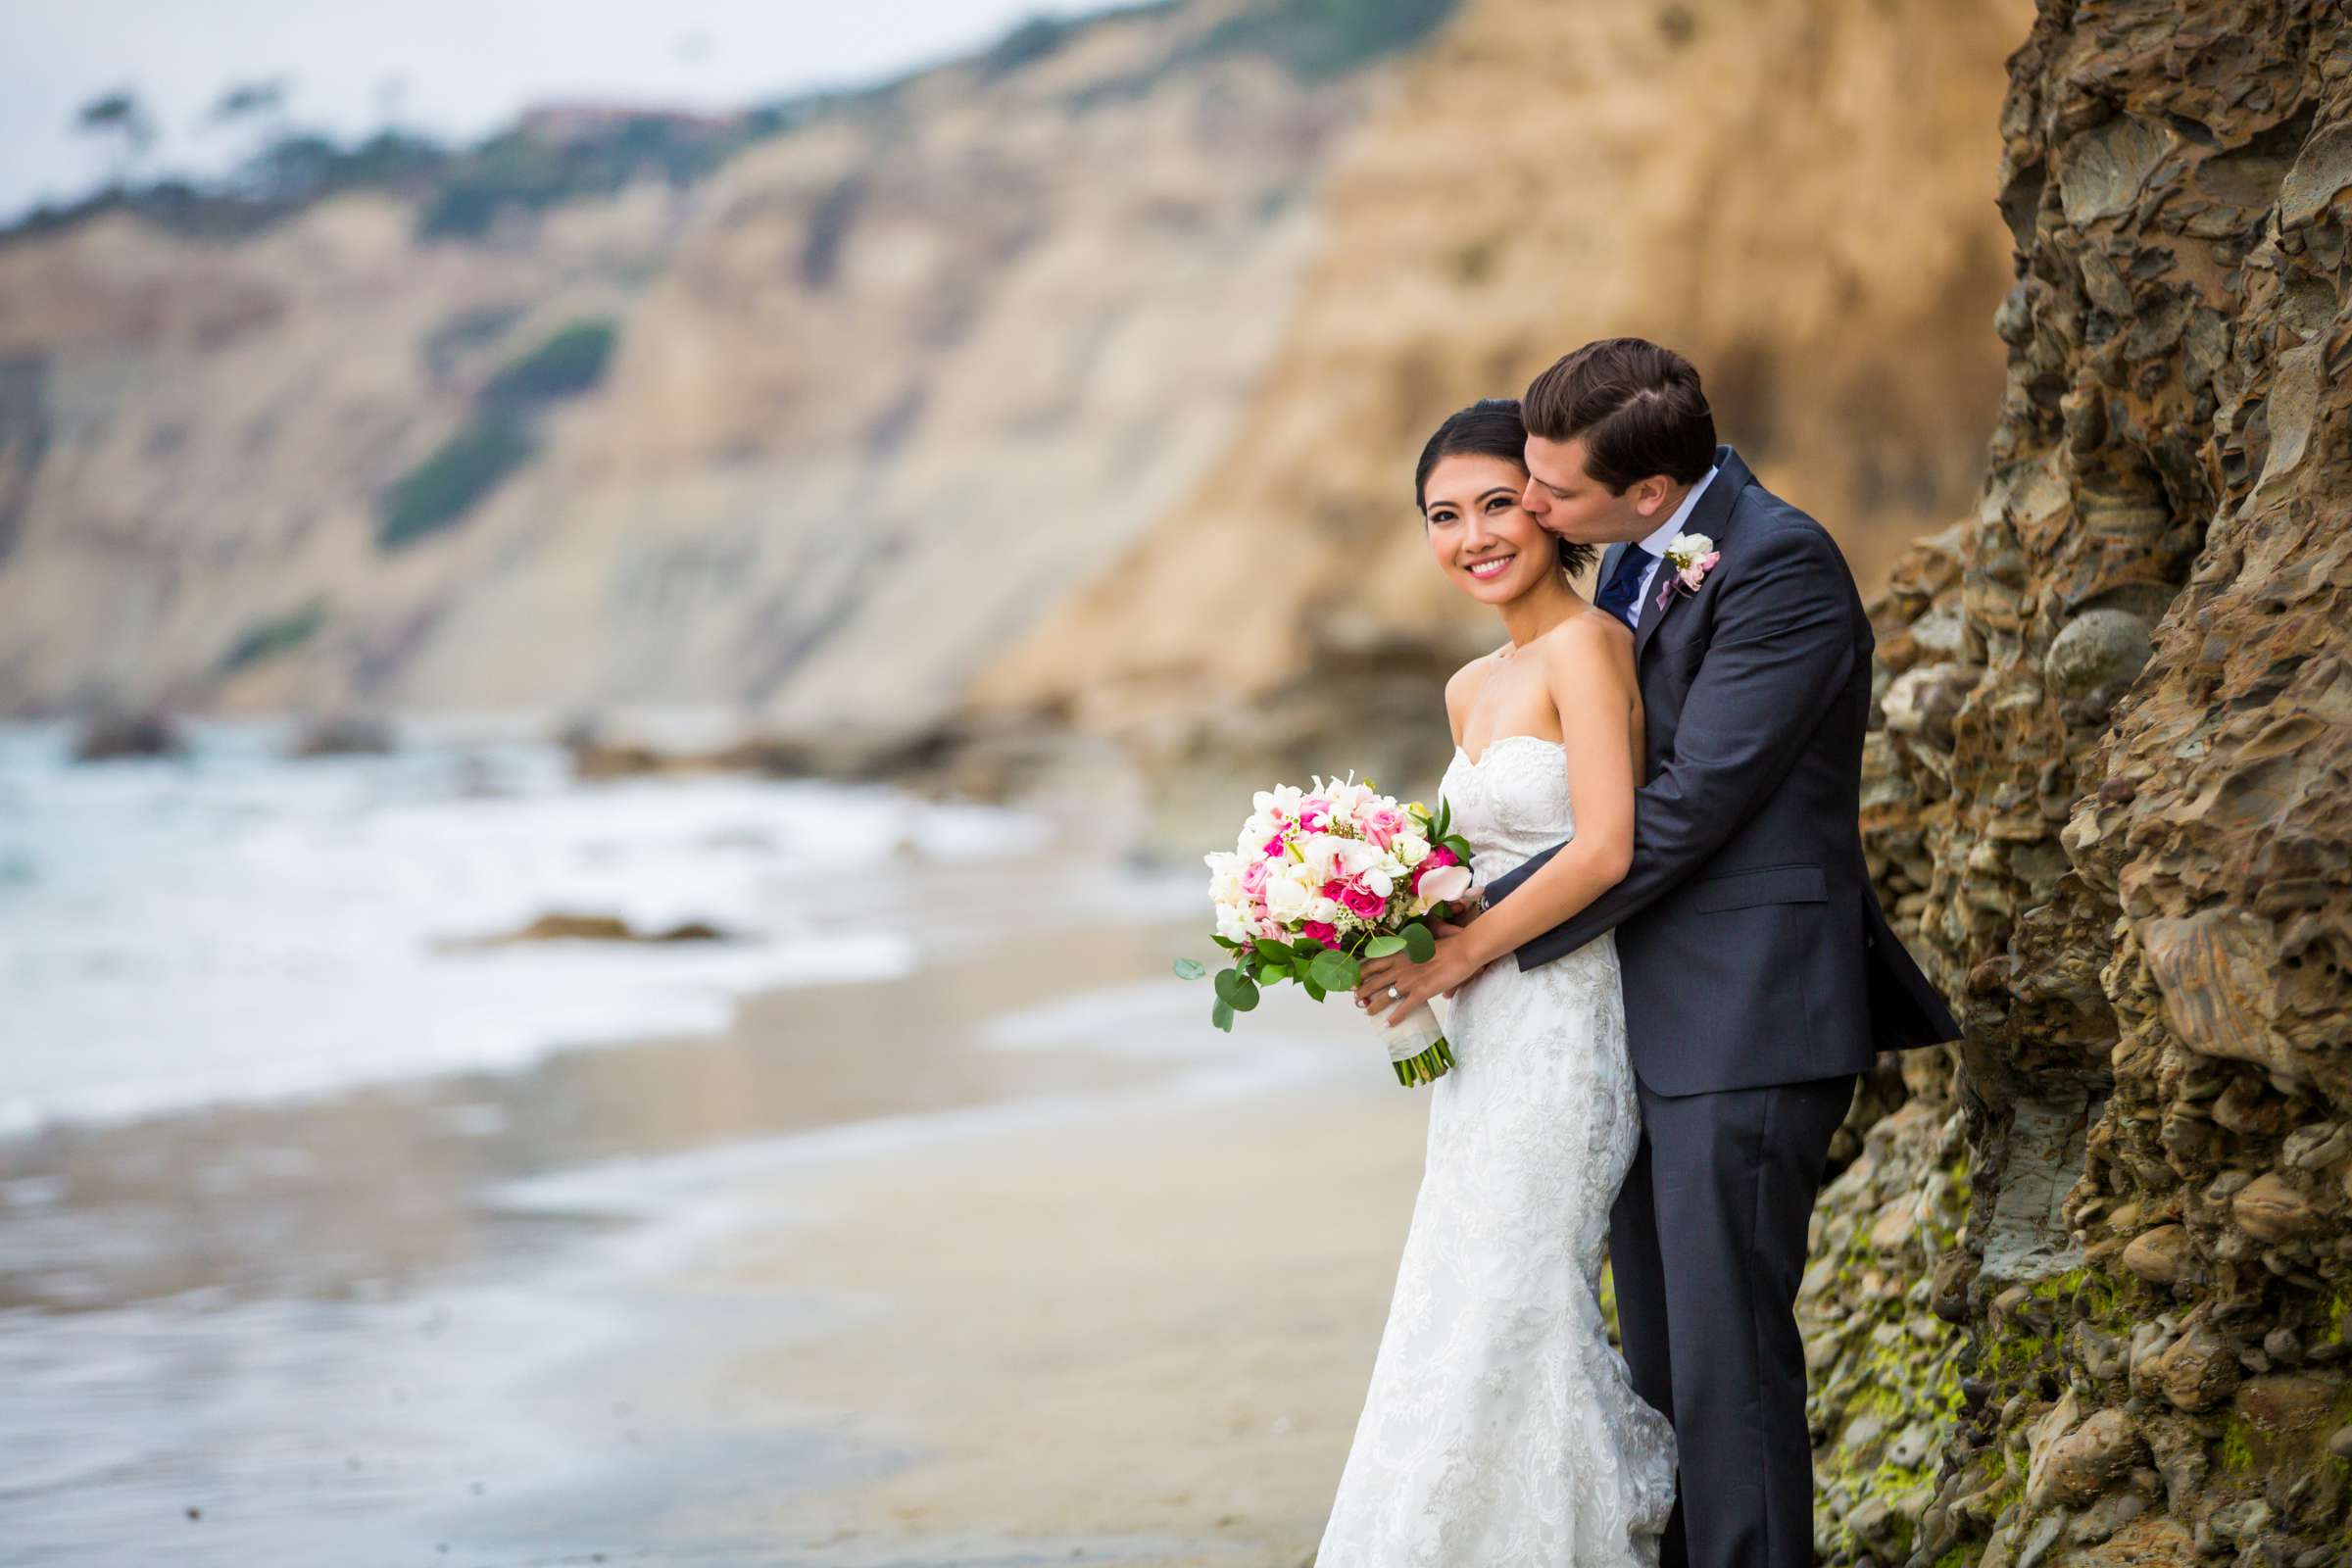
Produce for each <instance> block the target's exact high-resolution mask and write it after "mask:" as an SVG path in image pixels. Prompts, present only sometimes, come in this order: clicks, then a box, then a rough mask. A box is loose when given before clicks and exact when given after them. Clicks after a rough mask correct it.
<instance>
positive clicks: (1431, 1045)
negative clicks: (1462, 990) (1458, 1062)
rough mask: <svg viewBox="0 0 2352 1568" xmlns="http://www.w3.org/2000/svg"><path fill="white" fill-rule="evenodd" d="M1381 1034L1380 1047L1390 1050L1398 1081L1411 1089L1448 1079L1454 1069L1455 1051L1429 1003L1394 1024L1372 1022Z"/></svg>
mask: <svg viewBox="0 0 2352 1568" xmlns="http://www.w3.org/2000/svg"><path fill="white" fill-rule="evenodd" d="M1372 1027H1373V1028H1374V1029H1375V1030H1377V1031H1378V1032H1379V1034H1380V1043H1381V1044H1382V1045H1383V1046H1385V1047H1387V1048H1388V1052H1389V1062H1390V1064H1391V1065H1392V1066H1394V1067H1395V1068H1396V1069H1397V1082H1398V1083H1400V1084H1403V1085H1405V1086H1406V1087H1407V1088H1410V1087H1411V1086H1413V1085H1414V1084H1425V1083H1428V1082H1430V1081H1431V1080H1432V1079H1436V1078H1442V1077H1444V1076H1445V1074H1446V1069H1448V1068H1450V1067H1451V1066H1452V1065H1453V1051H1452V1049H1451V1048H1450V1047H1448V1046H1447V1045H1446V1031H1445V1029H1444V1028H1443V1027H1442V1026H1441V1025H1440V1024H1439V1022H1438V1015H1437V1012H1436V1011H1435V1009H1433V1008H1432V1007H1431V1006H1430V1005H1429V1004H1428V1003H1426V1002H1424V1003H1422V1004H1421V1005H1419V1006H1417V1007H1415V1008H1414V1009H1413V1010H1412V1011H1410V1012H1408V1013H1406V1014H1405V1015H1404V1016H1403V1017H1401V1018H1399V1019H1397V1021H1396V1022H1395V1023H1391V1022H1390V1021H1389V1020H1388V1019H1387V1018H1386V1017H1385V1016H1383V1017H1377V1018H1374V1019H1373V1020H1372Z"/></svg>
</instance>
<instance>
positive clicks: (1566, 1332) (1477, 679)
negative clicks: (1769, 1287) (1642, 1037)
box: [1315, 399, 1675, 1568]
mask: <svg viewBox="0 0 2352 1568" xmlns="http://www.w3.org/2000/svg"><path fill="white" fill-rule="evenodd" d="M1525 442H1526V429H1525V427H1524V426H1523V425H1522V424H1521V422H1520V415H1519V405H1518V403H1516V402H1515V401H1509V400H1503V399H1489V400H1487V401H1485V402H1482V403H1478V404H1475V405H1473V406H1472V407H1470V408H1467V409H1464V410H1462V411H1461V412H1460V413H1459V414H1456V415H1454V416H1453V417H1451V418H1449V419H1447V420H1446V422H1445V423H1444V424H1443V425H1441V426H1440V427H1439V428H1438V431H1437V433H1436V434H1435V435H1434V436H1432V437H1431V438H1430V441H1429V445H1428V446H1427V448H1425V449H1424V450H1423V452H1422V454H1421V462H1420V465H1419V467H1418V469H1417V470H1416V473H1415V477H1414V489H1415V494H1416V499H1417V500H1418V502H1419V504H1420V507H1421V513H1422V516H1423V518H1424V520H1425V522H1426V525H1427V531H1428V537H1429V547H1430V552H1431V554H1432V555H1434V556H1435V557H1436V558H1437V563H1438V565H1439V566H1440V567H1441V568H1442V569H1443V570H1444V571H1445V572H1446V576H1447V577H1448V578H1450V579H1451V580H1452V582H1453V583H1454V585H1455V586H1456V587H1458V588H1460V589H1461V590H1462V591H1463V592H1464V593H1466V594H1468V595H1469V596H1470V597H1471V598H1473V599H1475V600H1478V601H1479V602H1480V603H1482V604H1486V605H1491V606H1493V607H1494V608H1495V611H1496V612H1497V613H1499V614H1500V615H1501V617H1502V624H1503V628H1504V630H1505V631H1507V632H1508V633H1509V635H1510V642H1509V644H1508V645H1507V646H1505V647H1502V648H1498V649H1496V650H1495V652H1494V653H1491V654H1488V655H1486V656H1484V657H1483V658H1480V659H1476V660H1473V661H1472V662H1470V663H1468V664H1466V665H1464V666H1463V667H1462V669H1461V670H1460V671H1459V672H1458V673H1457V674H1455V675H1454V677H1453V678H1452V679H1451V680H1449V681H1448V682H1446V717H1447V718H1448V719H1449V720H1450V721H1451V723H1452V726H1453V735H1454V740H1455V742H1456V743H1457V744H1456V745H1455V748H1454V755H1453V760H1452V762H1451V763H1450V764H1449V765H1448V766H1447V767H1446V777H1445V783H1444V791H1445V795H1446V799H1447V800H1449V801H1450V802H1451V803H1452V805H1453V811H1454V820H1455V822H1456V823H1457V824H1458V826H1459V830H1460V832H1461V833H1462V834H1463V835H1464V836H1465V837H1467V838H1468V839H1469V841H1470V844H1471V847H1472V849H1473V851H1474V854H1473V856H1472V858H1471V865H1472V869H1473V870H1474V871H1475V872H1476V873H1477V879H1478V882H1479V883H1480V884H1481V885H1484V884H1486V883H1488V882H1491V881H1492V880H1493V879H1494V878H1495V877H1496V876H1498V875H1500V874H1501V873H1503V872H1504V871H1507V870H1509V869H1511V868H1512V867H1513V866H1516V865H1517V864H1519V863H1520V862H1521V861H1522V860H1524V859H1526V858H1529V857H1530V856H1532V855H1534V854H1535V853H1536V852H1538V851H1540V850H1544V849H1548V848H1549V847H1551V846H1552V845H1554V844H1557V843H1559V842H1560V841H1561V840H1563V839H1568V840H1570V842H1569V844H1568V846H1567V847H1566V848H1565V849H1563V850H1562V851H1561V852H1560V853H1559V854H1558V855H1556V856H1554V857H1553V858H1552V859H1551V860H1550V862H1549V863H1548V864H1546V865H1544V867H1542V868H1541V869H1540V870H1539V871H1538V873H1537V874H1536V875H1534V876H1532V877H1531V878H1529V879H1528V881H1527V884H1526V886H1525V887H1523V888H1521V889H1520V890H1519V891H1518V892H1516V893H1515V894H1513V896H1512V897H1511V899H1510V900H1509V901H1508V902H1507V904H1500V905H1497V906H1496V907H1495V912H1494V913H1493V914H1490V915H1484V916H1480V917H1478V918H1476V919H1474V920H1473V921H1472V922H1471V923H1469V924H1467V925H1464V926H1461V927H1455V928H1451V929H1450V932H1449V934H1448V936H1447V937H1446V939H1445V940H1443V941H1442V942H1441V943H1440V944H1439V950H1438V956H1436V957H1435V958H1433V959H1431V960H1430V961H1429V962H1427V963H1424V964H1412V963H1409V962H1407V961H1405V960H1404V959H1403V958H1402V957H1401V956H1400V957H1397V958H1389V959H1380V960H1376V961H1374V962H1372V963H1370V964H1367V965H1366V966H1365V968H1364V971H1363V983H1362V986H1361V988H1360V989H1359V991H1358V992H1357V1002H1358V1004H1359V1005H1368V1006H1370V1007H1372V1008H1373V1009H1374V1010H1375V1011H1376V1012H1379V1013H1386V1012H1390V1011H1392V1010H1394V1011H1395V1012H1397V1013H1398V1014H1401V1013H1402V1012H1404V1011H1407V1010H1409V1009H1410V1008H1411V1007H1412V1006H1413V1005H1415V1004H1417V1003H1418V1002H1420V1001H1422V1000H1423V999H1425V998H1427V997H1430V996H1432V995H1437V994H1445V995H1448V996H1450V997H1451V998H1452V1006H1451V1010H1450V1012H1449V1015H1448V1016H1447V1018H1446V1038H1447V1040H1448V1041H1450V1042H1451V1044H1452V1046H1453V1050H1454V1054H1455V1056H1456V1058H1457V1061H1458V1065H1456V1066H1455V1067H1454V1068H1453V1070H1452V1071H1451V1072H1449V1073H1447V1074H1446V1076H1444V1077H1442V1078H1440V1079H1438V1080H1437V1082H1436V1083H1435V1084H1433V1085H1432V1086H1431V1087H1430V1089H1429V1091H1428V1092H1429V1095H1430V1102H1429V1148H1428V1153H1427V1162H1426V1166H1425V1170H1424V1174H1423V1176H1422V1180H1421V1190H1420V1194H1419V1197H1418V1198H1417V1199H1416V1201H1415V1202H1414V1206H1413V1218H1412V1225H1411V1229H1410V1231H1409V1233H1408V1234H1407V1236H1406V1239H1405V1244H1404V1256H1403V1259H1402V1261H1401V1263H1400V1264H1399V1265H1398V1269H1397V1292H1396V1296H1395V1298H1394V1299H1393V1300H1392V1301H1391V1303H1390V1307H1389V1319H1388V1326H1387V1328H1386V1329H1385V1330H1384V1331H1383V1333H1382V1335H1381V1340H1380V1349H1379V1352H1378V1355H1377V1357H1376V1358H1375V1360H1374V1364H1373V1369H1372V1385H1371V1392H1370V1393H1369V1394H1368V1395H1367V1397H1366V1398H1365V1401H1364V1410H1363V1414H1362V1416H1361V1417H1360V1418H1359V1420H1358V1422H1357V1424H1356V1429H1355V1439H1354V1442H1353V1444H1352V1446H1350V1447H1349V1449H1348V1463H1347V1468H1346V1469H1345V1471H1344V1472H1343V1473H1342V1475H1341V1478H1340V1486H1339V1494H1338V1496H1337V1497H1336V1499H1335V1500H1334V1502H1333V1504H1332V1511H1331V1518H1330V1522H1329V1524H1328V1525H1327V1526H1326V1527H1325V1530H1324V1534H1323V1541H1322V1544H1321V1546H1320V1547H1319V1548H1318V1549H1317V1554H1316V1557H1315V1564H1316V1568H1469V1565H1473V1564H1475V1565H1477V1568H1538V1565H1542V1568H1621V1565H1622V1568H1635V1565H1641V1568H1648V1565H1652V1564H1655V1563H1656V1561H1657V1560H1658V1547H1659V1537H1660V1535H1661V1533H1662V1532H1663V1530H1664V1529H1665V1525H1666V1521H1667V1517H1668V1514H1669V1513H1670V1511H1671V1510H1672V1507H1673V1503H1674V1491H1675V1474H1674V1465H1675V1446H1674V1432H1673V1429H1672V1428H1671V1427H1670V1426H1669V1425H1668V1423H1667V1420H1666V1417H1665V1416H1663V1415H1662V1414H1660V1413H1659V1412H1658V1411H1656V1410H1655V1409H1652V1408H1651V1407H1650V1406H1649V1405H1647V1404H1645V1403H1643V1402H1642V1400H1641V1398H1640V1397H1637V1396H1636V1395H1635V1393H1634V1391H1633V1386H1632V1383H1631V1381H1630V1379H1629V1377H1628V1375H1627V1371H1626V1366H1625V1361H1624V1359H1623V1357H1621V1356H1620V1355H1619V1354H1618V1352H1617V1350H1616V1349H1615V1348H1613V1347H1612V1346H1611V1345H1610V1344H1609V1341H1608V1336H1607V1331H1606V1327H1605V1325H1604V1324H1603V1322H1602V1319H1601V1313H1600V1297H1599V1289H1600V1267H1601V1248H1602V1243H1603V1240H1604V1238H1605V1237H1606V1235H1607V1231H1608V1218H1609V1205H1610V1203H1611V1201H1612V1200H1614V1198H1615V1197H1616V1193H1617V1189H1618V1186H1619V1185H1620V1183H1621V1182H1622V1181H1623V1180H1624V1178H1625V1174H1626V1170H1627V1168H1628V1166H1629V1165H1630V1164H1631V1163H1632V1160H1633V1157H1634V1150H1635V1144H1636V1141H1637V1139H1638V1138H1639V1136H1640V1131H1641V1129H1640V1121H1639V1117H1640V1110H1639V1106H1638V1103H1637V1101H1636V1099H1635V1090H1634V1078H1633V1069H1632V1066H1631V1064H1630V1062H1629V1061H1628V1058H1627V1055H1626V1037H1625V1012H1624V1001H1623V998H1622V996H1621V994H1620V992H1619V989H1618V979H1617V952H1616V947H1615V943H1614V940H1613V938H1612V937H1610V936H1608V935H1603V936H1601V937H1599V938H1597V939H1595V940H1594V941H1593V942H1592V943H1591V944H1590V945H1588V946H1586V947H1584V948H1582V949H1580V950H1578V951H1577V952H1575V953H1572V954H1570V955H1569V956H1566V957H1563V958H1560V959H1558V960H1557V961H1555V962H1551V963H1545V964H1540V965H1537V966H1536V967H1534V968H1532V969H1528V970H1524V971H1522V970H1521V969H1520V968H1519V967H1518V966H1517V965H1516V964H1513V963H1495V962H1494V960H1495V959H1496V958H1498V957H1502V956H1505V955H1507V954H1508V953H1509V952H1510V951H1511V948H1512V947H1513V946H1515V945H1516V944H1517V943H1518V942H1519V941H1523V940H1525V939H1526V938H1527V937H1529V936H1533V935H1535V934H1537V933H1539V932H1542V931H1544V930H1548V929H1549V928H1550V927H1552V926H1553V925H1555V924H1557V923H1558V922H1559V921H1561V920H1564V919H1566V918H1567V917H1568V916H1569V915H1570V914H1572V913H1574V912H1575V911H1576V910H1578V909H1580V908H1582V907H1584V906H1585V905H1586V904H1588V903H1590V902H1591V901H1592V900H1593V898H1594V897H1595V896H1596V895H1598V894H1599V893H1601V892H1602V891H1604V890H1605V889H1607V888H1608V887H1609V886H1610V885H1611V884H1612V883H1614V882H1616V881H1617V880H1618V879H1619V878H1620V877H1622V876H1623V875H1624V874H1625V870H1626V866H1627V863H1628V859H1629V858H1630V856H1631V854H1632V844H1633V798H1634V787H1635V783H1636V777H1635V766H1636V759H1638V758H1639V757H1640V756H1641V755H1642V711H1641V697H1640V693H1639V689H1638V687H1637V686H1636V684H1635V678H1634V645H1633V638H1632V635H1631V634H1630V633H1629V632H1628V631H1627V630H1626V628H1625V626H1624V624H1623V623H1622V622H1620V621H1619V620H1618V619H1617V618H1616V617H1615V616H1613V615H1610V614H1608V613H1604V612H1601V611H1598V610H1595V609H1594V608H1593V606H1592V605H1590V604H1588V603H1587V602H1586V601H1585V600H1584V599H1583V598H1582V597H1580V596H1579V595H1578V594H1577V593H1576V591H1575V590H1574V589H1573V588H1571V587H1570V586H1569V579H1570V577H1571V576H1572V575H1573V574H1574V573H1575V572H1576V571H1577V570H1579V569H1580V568H1582V567H1583V566H1584V565H1585V564H1586V563H1587V561H1588V560H1589V559H1590V557H1589V551H1588V549H1587V547H1584V546H1580V545H1572V544H1569V543H1567V542H1566V541H1564V540H1560V539H1557V538H1555V537H1553V536H1552V535H1551V534H1548V533H1546V532H1545V531H1544V529H1543V528H1542V527H1541V526H1540V525H1539V524H1538V523H1537V522H1536V520H1535V519H1534V518H1533V517H1531V516H1530V515H1528V514H1527V513H1526V512H1525V511H1523V510H1522V509H1521V506H1520V498H1521V495H1522V493H1523V492H1524V490H1525V489H1526V486H1527V483H1528V473H1527V469H1526V468H1525V466H1523V463H1522V453H1523V451H1524V448H1525Z"/></svg>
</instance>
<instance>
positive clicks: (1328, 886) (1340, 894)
mask: <svg viewBox="0 0 2352 1568" xmlns="http://www.w3.org/2000/svg"><path fill="white" fill-rule="evenodd" d="M1323 896H1324V897H1325V898H1327V899H1345V898H1347V897H1348V881H1347V878H1345V877H1337V876H1335V877H1333V878H1332V879H1331V880H1330V881H1328V882H1326V883H1324V884H1323Z"/></svg>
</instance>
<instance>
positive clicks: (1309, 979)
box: [1299, 974, 1331, 1002]
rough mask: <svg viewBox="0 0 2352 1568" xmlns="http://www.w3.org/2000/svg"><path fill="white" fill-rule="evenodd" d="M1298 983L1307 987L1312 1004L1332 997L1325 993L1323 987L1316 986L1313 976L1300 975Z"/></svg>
mask: <svg viewBox="0 0 2352 1568" xmlns="http://www.w3.org/2000/svg"><path fill="white" fill-rule="evenodd" d="M1299 984H1300V985H1302V986H1304V987H1306V996H1307V1000H1308V1001H1310V1002H1321V1001H1322V1000H1323V999H1324V998H1325V997H1327V996H1329V995H1331V993H1330V992H1328V991H1325V990H1324V989H1323V988H1322V987H1321V986H1319V985H1317V984H1315V979H1314V976H1312V975H1305V974H1302V975H1300V976H1299Z"/></svg>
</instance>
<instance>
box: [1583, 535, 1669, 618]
mask: <svg viewBox="0 0 2352 1568" xmlns="http://www.w3.org/2000/svg"><path fill="white" fill-rule="evenodd" d="M1657 559H1658V558H1657V557H1655V556H1653V555H1651V554H1650V553H1649V552H1648V551H1646V550H1644V549H1642V547H1641V546H1640V545H1627V546H1626V547H1625V554H1624V555H1622V556H1619V557H1618V558H1617V569H1616V570H1615V571H1612V572H1610V573H1609V580H1608V581H1607V582H1605V583H1603V584H1602V585H1601V589H1600V594H1599V597H1597V598H1595V599H1594V600H1593V606H1594V608H1596V609H1600V610H1605V611H1607V612H1608V613H1610V614H1612V615H1615V616H1616V617H1617V618H1618V619H1619V620H1622V621H1624V622H1625V623H1626V625H1627V626H1628V627H1631V626H1632V625H1633V623H1634V617H1633V616H1632V615H1631V614H1629V613H1628V612H1629V611H1631V610H1632V609H1633V608H1634V598H1635V596H1636V595H1638V594H1640V593H1641V592H1642V573H1643V572H1645V571H1647V570H1648V569H1649V567H1650V564H1652V563H1653V562H1655V561H1656V560H1657Z"/></svg>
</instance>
